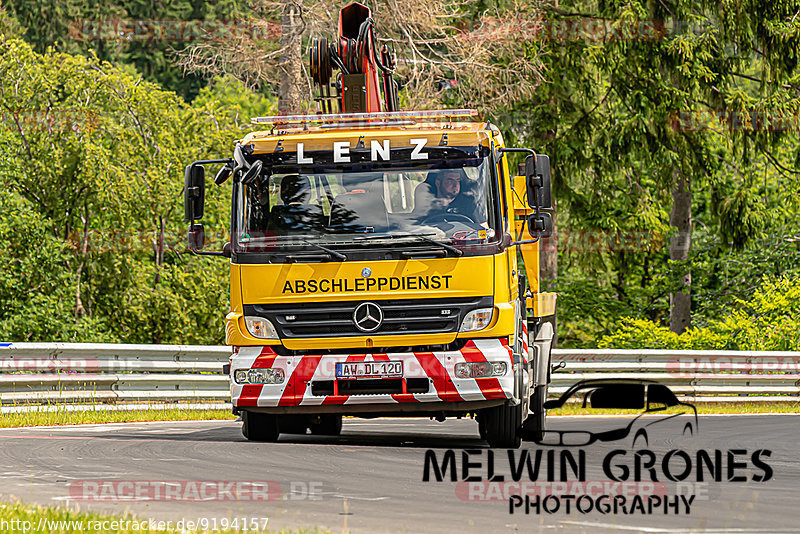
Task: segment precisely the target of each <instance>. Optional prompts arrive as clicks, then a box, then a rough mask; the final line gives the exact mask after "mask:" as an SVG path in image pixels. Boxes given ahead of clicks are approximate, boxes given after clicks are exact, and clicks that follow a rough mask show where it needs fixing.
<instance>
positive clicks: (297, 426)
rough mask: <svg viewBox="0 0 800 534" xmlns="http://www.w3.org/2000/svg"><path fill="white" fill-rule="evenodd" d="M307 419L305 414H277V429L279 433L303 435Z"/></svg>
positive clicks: (306, 427) (306, 426)
mask: <svg viewBox="0 0 800 534" xmlns="http://www.w3.org/2000/svg"><path fill="white" fill-rule="evenodd" d="M308 424H309V420H308V417H306V416H305V415H279V416H278V430H280V432H281V434H300V435H303V436H304V435H305V434H306V430H308Z"/></svg>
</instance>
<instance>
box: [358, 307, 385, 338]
mask: <svg viewBox="0 0 800 534" xmlns="http://www.w3.org/2000/svg"><path fill="white" fill-rule="evenodd" d="M353 322H354V323H355V324H356V328H358V329H359V330H361V331H362V332H374V331H375V330H377V329H378V328H380V326H381V324H382V323H383V310H382V309H381V307H380V306H378V305H377V304H375V303H374V302H362V303H361V304H359V305H358V306H356V309H355V310H354V311H353Z"/></svg>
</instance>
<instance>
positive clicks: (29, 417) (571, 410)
mask: <svg viewBox="0 0 800 534" xmlns="http://www.w3.org/2000/svg"><path fill="white" fill-rule="evenodd" d="M695 407H696V408H697V413H698V414H731V415H736V414H759V413H765V414H766V413H781V414H784V413H785V414H800V403H797V402H750V403H733V402H698V403H697V404H695ZM638 413H641V411H640V410H601V409H589V408H582V407H581V405H580V404H578V403H574V404H573V403H570V404H567V405H565V406H563V407H561V408H558V409H557V410H550V411H549V412H548V414H549V415H631V414H638ZM667 413H669V412H667ZM234 419H236V416H235V415H233V414H232V413H231V412H230V411H229V410H194V409H186V408H180V407H175V408H167V409H146V408H145V409H140V410H120V411H102V410H97V411H92V410H87V411H72V412H70V411H66V410H56V411H52V412H45V411H30V412H20V413H6V414H3V415H2V417H0V428H9V427H21V426H57V425H81V424H98V423H136V422H145V421H197V420H209V421H213V420H220V421H232V420H234Z"/></svg>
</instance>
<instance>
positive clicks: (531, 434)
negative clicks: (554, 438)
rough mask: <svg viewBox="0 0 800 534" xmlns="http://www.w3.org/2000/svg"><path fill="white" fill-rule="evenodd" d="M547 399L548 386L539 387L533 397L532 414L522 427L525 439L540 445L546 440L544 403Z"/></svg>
mask: <svg viewBox="0 0 800 534" xmlns="http://www.w3.org/2000/svg"><path fill="white" fill-rule="evenodd" d="M546 399H547V386H537V387H536V388H535V389H534V391H533V395H531V406H530V409H531V412H533V413H530V414H528V418H527V419H525V423H523V425H522V429H523V437H524V438H525V439H526V440H529V441H535V442H536V443H539V442H540V441H542V439H544V431H545V415H546V413H545V410H544V401H545V400H546Z"/></svg>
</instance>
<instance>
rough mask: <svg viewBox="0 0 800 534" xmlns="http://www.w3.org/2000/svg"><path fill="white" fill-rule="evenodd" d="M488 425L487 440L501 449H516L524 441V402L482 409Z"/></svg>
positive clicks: (494, 446)
mask: <svg viewBox="0 0 800 534" xmlns="http://www.w3.org/2000/svg"><path fill="white" fill-rule="evenodd" d="M481 419H483V420H484V424H485V425H486V441H488V442H489V446H490V447H493V448H499V449H516V448H519V446H520V444H521V443H522V403H519V404H517V405H516V406H510V405H508V404H503V405H501V406H495V407H494V408H486V409H484V410H482V411H481Z"/></svg>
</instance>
